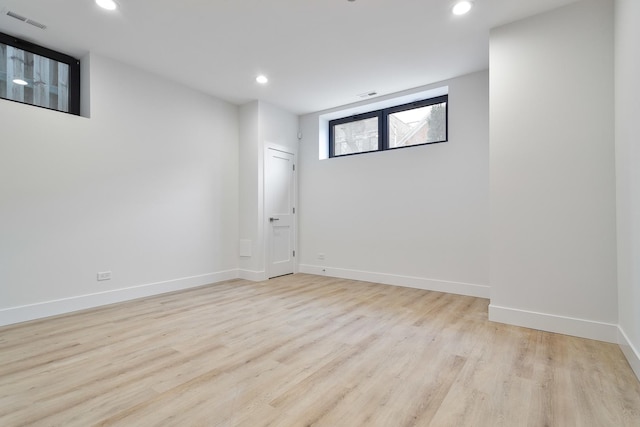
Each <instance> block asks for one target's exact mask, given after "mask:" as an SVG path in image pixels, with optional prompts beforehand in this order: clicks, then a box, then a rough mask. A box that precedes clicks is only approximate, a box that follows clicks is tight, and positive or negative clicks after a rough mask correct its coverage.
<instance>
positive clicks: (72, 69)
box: [0, 32, 80, 116]
mask: <svg viewBox="0 0 640 427" xmlns="http://www.w3.org/2000/svg"><path fill="white" fill-rule="evenodd" d="M0 43H2V44H6V45H8V46H12V47H14V48H17V49H20V50H24V51H25V52H30V53H33V54H35V55H39V56H43V57H45V58H48V59H52V60H54V61H57V62H61V63H64V64H67V65H68V66H69V111H62V110H58V109H57V108H51V107H44V106H42V105H36V104H29V103H27V102H23V101H18V100H15V99H9V98H0V99H4V100H5V101H12V102H18V103H20V104H24V105H31V106H33V107H39V108H45V109H47V110H52V111H59V112H61V113H67V114H74V115H76V116H79V115H80V61H79V60H78V59H76V58H74V57H72V56H70V55H66V54H64V53H61V52H58V51H55V50H52V49H49V48H46V47H44V46H40V45H37V44H34V43H31V42H28V41H26V40H22V39H19V38H17V37H14V36H11V35H9V34H5V33H2V32H0Z"/></svg>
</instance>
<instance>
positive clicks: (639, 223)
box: [615, 0, 640, 378]
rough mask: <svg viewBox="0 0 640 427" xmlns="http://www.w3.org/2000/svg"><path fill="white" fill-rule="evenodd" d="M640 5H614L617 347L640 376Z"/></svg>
mask: <svg viewBox="0 0 640 427" xmlns="http://www.w3.org/2000/svg"><path fill="white" fill-rule="evenodd" d="M638 17H640V2H638V1H637V0H617V1H616V13H615V23H616V33H615V40H616V45H615V47H616V49H615V53H616V67H615V68H616V74H615V76H616V90H615V96H616V104H615V106H616V172H617V202H618V205H617V208H618V209H617V212H618V310H619V314H620V317H619V319H620V329H621V337H620V338H621V339H620V344H621V346H622V349H623V350H624V352H625V355H626V356H627V359H628V360H629V362H630V363H631V366H632V367H633V369H634V371H635V372H636V375H637V376H638V377H639V378H640V138H639V135H640V122H639V121H638V119H639V118H640V97H639V96H638V94H640V83H638V76H640V55H639V54H638V53H639V52H638V40H640V26H638Z"/></svg>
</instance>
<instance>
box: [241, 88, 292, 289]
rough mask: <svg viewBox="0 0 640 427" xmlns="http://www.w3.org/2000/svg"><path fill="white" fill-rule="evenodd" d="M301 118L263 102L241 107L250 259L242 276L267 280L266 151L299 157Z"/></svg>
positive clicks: (244, 260) (244, 227) (244, 230)
mask: <svg viewBox="0 0 640 427" xmlns="http://www.w3.org/2000/svg"><path fill="white" fill-rule="evenodd" d="M297 134H298V117H297V116H296V115H294V114H292V113H289V112H287V111H285V110H282V109H281V108H279V107H277V106H274V105H271V104H268V103H266V102H263V101H252V102H249V103H247V104H244V105H242V106H240V212H239V215H240V216H239V218H240V219H239V221H240V232H239V233H240V239H241V240H243V241H245V242H248V243H247V244H248V245H249V246H250V248H251V255H250V256H246V255H244V256H240V261H239V265H240V276H241V277H243V278H246V279H252V280H263V279H265V278H266V277H267V274H268V271H267V265H266V260H267V255H268V254H267V248H266V240H267V236H266V235H265V229H266V227H267V222H266V221H267V218H266V216H265V213H264V185H265V179H264V174H265V168H264V151H265V150H266V149H268V147H273V148H277V149H280V150H283V151H287V152H290V153H292V154H297V151H298V150H297V149H298V147H297V145H298V142H297V137H296V135H297Z"/></svg>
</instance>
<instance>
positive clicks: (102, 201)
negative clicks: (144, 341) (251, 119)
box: [0, 55, 238, 324]
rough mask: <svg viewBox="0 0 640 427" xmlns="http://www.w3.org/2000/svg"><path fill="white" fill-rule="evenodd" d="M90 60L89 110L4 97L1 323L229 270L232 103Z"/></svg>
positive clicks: (233, 199)
mask: <svg viewBox="0 0 640 427" xmlns="http://www.w3.org/2000/svg"><path fill="white" fill-rule="evenodd" d="M89 64H90V65H89V68H90V72H91V76H90V83H89V84H90V88H91V96H90V99H91V106H90V115H91V118H84V117H76V116H72V115H66V114H62V113H58V112H53V111H49V110H44V109H40V108H35V107H31V106H26V105H22V104H17V103H13V102H9V101H4V100H0V118H1V119H0V120H1V122H2V137H1V138H0V153H2V154H1V155H0V217H1V218H0V324H6V323H12V322H15V321H20V320H26V319H29V318H34V317H41V316H44V315H51V314H56V313H59V312H65V311H70V310H74V309H78V308H84V307H89V306H94V305H100V304H104V303H109V302H114V301H118V300H122V299H128V298H132V297H136V296H143V295H148V294H153V293H156V292H160V291H166V290H172V289H179V288H181V287H188V286H194V285H202V284H206V283H211V282H213V281H216V280H220V279H225V278H229V277H235V276H236V275H237V268H238V258H237V245H238V219H237V217H238V178H237V177H238V110H237V107H236V106H233V105H231V104H228V103H226V102H223V101H220V100H217V99H215V98H213V97H210V96H206V95H203V94H200V93H198V92H196V91H193V90H192V89H188V88H185V87H183V86H180V85H178V84H175V83H172V82H169V81H167V80H165V79H162V78H159V77H156V76H154V75H151V74H149V73H146V72H143V71H140V70H137V69H135V68H132V67H129V66H127V65H124V64H121V63H118V62H115V61H112V60H109V59H107V58H104V57H100V56H97V55H92V56H91V58H90V61H89ZM83 111H85V112H87V111H88V110H87V109H83ZM107 270H110V271H112V274H113V279H112V280H110V281H104V282H97V281H96V273H97V272H99V271H107ZM143 285H149V286H143ZM99 293H102V294H99Z"/></svg>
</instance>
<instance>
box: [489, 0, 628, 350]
mask: <svg viewBox="0 0 640 427" xmlns="http://www.w3.org/2000/svg"><path fill="white" fill-rule="evenodd" d="M612 5H613V3H612V2H610V1H602V0H585V1H582V2H578V3H575V4H573V5H570V6H567V7H564V8H561V9H557V10H555V11H551V12H549V13H545V14H542V15H538V16H535V17H532V18H528V19H525V20H522V21H518V22H514V23H511V24H508V25H505V26H502V27H499V28H496V29H494V30H492V32H491V38H490V40H491V46H490V70H491V83H490V87H491V98H490V103H491V112H490V114H491V306H490V319H492V320H497V321H502V322H506V323H512V324H518V325H522V326H529V327H533V328H537V329H543V330H550V331H554V332H561V333H567V334H573V335H578V336H585V337H589V338H595V339H601V340H606V341H615V340H616V326H615V325H616V324H617V319H618V312H617V301H618V300H617V290H616V287H617V285H616V234H615V227H616V223H615V220H616V218H615V215H616V214H615V203H616V202H615V169H614V166H615V165H614V127H613V123H614V115H613V113H614V109H613V107H614V105H613V77H614V76H613V50H612V46H613V7H612Z"/></svg>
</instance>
